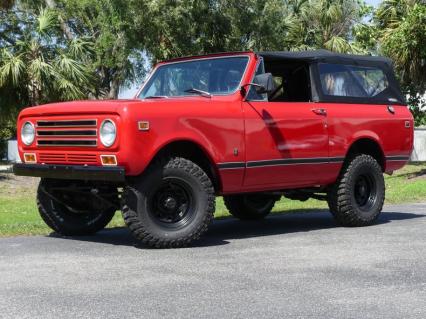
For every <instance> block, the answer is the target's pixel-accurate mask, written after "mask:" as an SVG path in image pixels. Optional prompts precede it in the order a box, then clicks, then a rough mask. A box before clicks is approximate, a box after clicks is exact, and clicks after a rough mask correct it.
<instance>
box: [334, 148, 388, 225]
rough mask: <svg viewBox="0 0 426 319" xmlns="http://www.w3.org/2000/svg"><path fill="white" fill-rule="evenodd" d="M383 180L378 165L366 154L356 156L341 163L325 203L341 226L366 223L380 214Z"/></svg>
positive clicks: (383, 188) (383, 194) (383, 196)
mask: <svg viewBox="0 0 426 319" xmlns="http://www.w3.org/2000/svg"><path fill="white" fill-rule="evenodd" d="M384 200H385V182H384V178H383V173H382V169H381V167H380V165H379V164H378V163H377V161H376V160H375V159H374V158H373V157H371V156H369V155H364V154H363V155H358V156H356V157H354V158H353V159H352V160H351V161H349V162H348V163H346V164H345V166H344V167H343V169H342V172H341V174H340V177H339V179H338V180H337V182H336V183H335V185H333V187H332V188H331V190H330V192H329V193H328V205H329V208H330V211H331V213H332V214H333V216H334V218H335V219H336V220H337V222H338V223H339V224H341V225H343V226H367V225H370V224H372V223H373V222H374V221H375V220H376V219H377V218H378V216H379V215H380V213H381V211H382V208H383V203H384Z"/></svg>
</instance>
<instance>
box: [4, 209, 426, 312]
mask: <svg viewBox="0 0 426 319" xmlns="http://www.w3.org/2000/svg"><path fill="white" fill-rule="evenodd" d="M0 318H328V319H330V318H363V319H366V318H375V319H376V318H419V319H421V318H426V204H413V205H399V206H387V207H386V208H385V212H384V213H383V214H382V215H381V217H380V220H379V221H378V223H377V224H376V225H374V226H370V227H364V228H343V227H337V226H336V225H335V223H334V221H333V219H332V218H331V216H330V214H329V213H328V212H327V211H310V212H306V213H292V214H282V215H272V216H270V217H269V218H267V219H266V220H264V221H261V222H241V221H238V220H236V219H233V218H229V219H224V220H216V221H215V222H214V223H213V224H212V226H211V227H210V230H209V232H208V233H207V234H206V235H205V236H204V237H203V238H202V240H201V241H199V242H198V243H197V245H196V246H193V247H190V248H184V249H174V250H155V249H147V248H143V247H137V246H135V243H134V241H133V239H132V237H131V236H130V234H129V232H128V231H127V229H125V228H119V229H112V230H104V231H102V232H100V233H99V234H97V235H95V236H92V237H75V238H61V237H58V236H55V235H54V234H52V235H50V236H46V237H42V236H37V237H15V238H4V239H0Z"/></svg>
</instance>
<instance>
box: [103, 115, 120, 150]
mask: <svg viewBox="0 0 426 319" xmlns="http://www.w3.org/2000/svg"><path fill="white" fill-rule="evenodd" d="M99 136H100V138H101V143H102V144H103V145H104V146H105V147H110V146H112V144H114V142H115V138H116V137H117V129H116V127H115V124H114V122H113V121H112V120H105V121H103V122H102V124H101V129H100V134H99Z"/></svg>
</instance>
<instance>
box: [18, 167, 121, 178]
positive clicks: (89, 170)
mask: <svg viewBox="0 0 426 319" xmlns="http://www.w3.org/2000/svg"><path fill="white" fill-rule="evenodd" d="M13 172H14V174H15V175H18V176H33V177H42V178H53V179H76V180H86V181H104V182H124V181H125V170H124V168H123V167H120V166H114V167H100V166H82V165H45V164H15V165H13Z"/></svg>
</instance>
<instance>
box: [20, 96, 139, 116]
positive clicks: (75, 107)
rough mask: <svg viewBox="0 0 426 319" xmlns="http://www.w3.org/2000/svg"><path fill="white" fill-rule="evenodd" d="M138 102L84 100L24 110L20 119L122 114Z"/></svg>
mask: <svg viewBox="0 0 426 319" xmlns="http://www.w3.org/2000/svg"><path fill="white" fill-rule="evenodd" d="M138 102H139V103H140V101H138V100H84V101H71V102H60V103H51V104H45V105H39V106H33V107H28V108H26V109H24V110H23V111H22V112H21V114H20V117H25V116H50V115H68V114H72V115H84V114H121V113H122V111H123V109H124V108H126V107H127V106H128V105H130V104H134V103H138Z"/></svg>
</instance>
